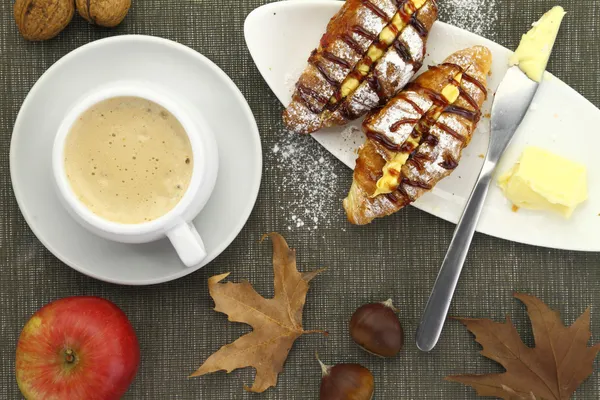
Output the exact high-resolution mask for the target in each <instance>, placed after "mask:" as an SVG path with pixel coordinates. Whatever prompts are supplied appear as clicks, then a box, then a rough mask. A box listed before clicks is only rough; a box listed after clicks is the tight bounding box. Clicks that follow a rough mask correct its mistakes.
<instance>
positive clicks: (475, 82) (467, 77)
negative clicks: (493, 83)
mask: <svg viewBox="0 0 600 400" xmlns="http://www.w3.org/2000/svg"><path fill="white" fill-rule="evenodd" d="M463 79H464V80H465V81H467V82H470V83H472V84H473V85H475V86H477V87H478V88H479V90H481V92H482V93H483V94H485V98H486V99H487V94H488V93H487V88H486V87H485V85H484V84H483V83H481V82H479V80H478V79H475V78H474V77H472V76H471V75H469V74H465V73H463ZM476 108H479V107H476Z"/></svg>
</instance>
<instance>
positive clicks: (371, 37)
mask: <svg viewBox="0 0 600 400" xmlns="http://www.w3.org/2000/svg"><path fill="white" fill-rule="evenodd" d="M350 30H351V31H352V32H354V33H356V34H358V35H360V36H362V37H364V38H365V39H367V40H369V41H371V42H374V41H375V39H377V36H376V35H373V34H372V33H371V32H369V31H368V30H366V29H365V28H363V27H362V26H360V25H355V26H353V27H352V28H350ZM360 53H363V51H362V49H361V51H360Z"/></svg>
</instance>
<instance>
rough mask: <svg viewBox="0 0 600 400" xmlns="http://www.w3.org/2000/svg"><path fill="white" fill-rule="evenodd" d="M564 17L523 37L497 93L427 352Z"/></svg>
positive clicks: (431, 309) (425, 331)
mask: <svg viewBox="0 0 600 400" xmlns="http://www.w3.org/2000/svg"><path fill="white" fill-rule="evenodd" d="M565 14H566V13H565V10H564V9H563V8H562V7H561V6H555V7H553V8H552V9H551V10H550V11H548V12H547V13H545V14H544V15H543V16H542V18H541V19H540V20H539V21H538V22H536V23H534V24H533V28H532V29H531V30H530V31H529V32H527V33H526V34H525V35H523V37H522V39H521V43H520V44H519V47H518V48H517V50H516V51H515V53H514V54H513V56H512V57H511V59H510V63H511V64H518V65H519V66H513V67H511V68H509V69H508V72H507V73H506V75H505V76H504V78H503V79H502V82H501V83H500V86H499V87H498V90H497V91H496V96H495V98H494V104H493V105H492V121H491V128H492V129H491V134H490V142H489V145H488V151H487V155H486V156H485V159H484V162H483V167H482V168H481V172H480V173H479V177H478V178H477V181H476V183H475V187H474V188H473V192H472V193H471V196H470V197H469V199H468V200H467V204H466V206H465V209H464V211H463V214H462V216H461V217H460V219H459V221H458V225H457V226H456V230H455V231H454V235H453V237H452V241H451V242H450V246H449V247H448V251H447V253H446V256H445V257H444V261H443V262H442V267H441V268H440V272H439V274H438V277H437V279H436V281H435V284H434V286H433V290H432V292H431V295H430V296H429V300H428V301H427V305H426V306H425V311H424V312H423V316H422V317H421V323H420V324H419V328H418V329H417V338H416V339H417V347H418V348H419V349H420V350H422V351H431V350H432V349H433V348H434V347H435V345H436V343H437V341H438V339H439V338H440V334H441V333H442V329H443V327H444V322H445V321H446V316H447V315H448V309H449V308H450V303H451V301H452V296H453V295H454V290H455V289H456V284H457V283H458V278H459V276H460V273H461V271H462V267H463V264H464V262H465V259H466V258H467V253H468V252H469V246H470V245H471V240H472V239H473V234H474V233H475V228H476V227H477V221H479V216H480V215H481V211H482V209H483V205H484V203H485V198H486V197H487V192H488V189H489V187H490V183H491V181H492V176H493V174H494V170H495V169H496V166H497V165H498V162H499V161H500V157H502V154H503V153H504V150H506V147H507V146H508V144H509V143H510V141H511V140H512V138H513V136H514V134H515V132H516V131H517V128H518V127H519V125H520V124H521V122H522V121H523V118H524V117H525V114H526V113H527V110H528V109H529V106H530V105H531V101H532V100H533V97H534V96H535V94H536V92H537V90H538V87H539V82H540V81H541V80H542V77H543V74H544V70H545V69H546V65H547V64H548V60H549V58H550V54H551V53H552V48H553V47H554V42H555V40H556V36H557V35H558V30H559V29H560V24H561V22H562V19H563V17H564V16H565Z"/></svg>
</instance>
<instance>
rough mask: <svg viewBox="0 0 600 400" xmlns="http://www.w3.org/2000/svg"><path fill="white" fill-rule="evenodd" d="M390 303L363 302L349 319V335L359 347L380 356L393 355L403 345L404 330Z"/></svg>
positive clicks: (390, 300)
mask: <svg viewBox="0 0 600 400" xmlns="http://www.w3.org/2000/svg"><path fill="white" fill-rule="evenodd" d="M397 312H398V310H396V309H395V308H394V306H393V304H392V299H389V300H387V301H385V302H383V303H372V304H365V305H364V306H362V307H359V308H358V309H357V310H356V311H355V312H354V314H353V315H352V318H351V319H350V336H352V339H353V340H354V341H355V342H356V344H358V345H359V346H360V347H362V348H363V349H365V350H366V351H368V352H369V353H373V354H375V355H376V356H380V357H393V356H395V355H396V354H398V352H399V351H400V350H401V349H402V346H403V345H404V331H403V329H402V325H400V320H399V319H398V316H397V315H396V313H397Z"/></svg>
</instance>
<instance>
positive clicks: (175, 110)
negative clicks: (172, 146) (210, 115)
mask: <svg viewBox="0 0 600 400" xmlns="http://www.w3.org/2000/svg"><path fill="white" fill-rule="evenodd" d="M117 97H139V98H143V99H145V100H149V101H152V102H154V103H156V104H158V105H160V106H162V107H164V108H165V109H166V110H167V111H169V112H170V113H171V114H172V115H173V116H174V117H175V118H176V119H177V120H178V121H179V123H181V125H182V127H183V129H184V131H185V133H186V135H187V137H188V139H189V141H190V145H191V149H192V156H193V161H194V163H193V168H192V176H191V178H190V182H189V184H188V187H187V190H186V192H185V193H184V195H183V196H182V197H181V199H180V200H179V202H178V203H177V204H176V205H175V206H174V207H173V208H172V209H171V210H169V211H168V212H167V213H165V214H163V215H161V216H160V217H158V218H156V219H153V220H151V221H147V222H142V223H138V224H125V223H119V222H115V221H110V220H108V219H106V218H103V217H101V216H99V215H97V214H95V213H94V212H93V211H92V210H90V209H89V208H88V207H87V206H86V205H85V204H84V203H83V202H82V201H81V200H79V198H78V197H77V195H76V194H75V192H74V191H73V189H72V187H71V184H70V182H69V179H68V177H67V174H66V170H65V165H64V152H65V144H66V139H67V137H68V135H69V133H70V131H71V128H72V127H73V124H74V123H75V121H76V120H77V118H79V116H80V115H82V114H83V113H84V112H86V111H87V110H89V109H90V108H91V107H93V106H94V105H96V104H98V103H100V102H102V101H104V100H108V99H112V98H117ZM201 138H202V136H201V132H199V130H198V129H197V127H196V124H195V123H194V120H192V119H191V118H190V116H189V115H188V113H187V112H186V111H185V110H184V107H183V106H182V105H180V104H178V103H177V101H175V100H173V99H172V98H170V97H169V96H168V94H167V93H164V92H163V91H161V90H160V89H156V88H151V87H149V86H148V85H146V84H144V83H140V82H119V83H115V84H111V85H110V86H106V87H103V88H99V89H97V90H94V91H93V92H91V93H88V94H87V95H84V96H83V97H82V98H81V99H80V100H79V101H77V102H76V104H75V106H73V107H72V108H71V109H70V110H69V111H68V113H67V114H66V116H65V117H64V119H63V121H62V123H61V125H60V126H59V129H58V132H57V135H56V138H55V140H54V145H53V149H52V167H53V172H54V178H55V181H56V184H57V187H58V190H59V192H60V194H61V195H62V197H63V199H64V201H65V202H66V203H67V204H66V205H67V207H69V208H70V211H72V212H74V213H75V214H76V216H77V217H79V218H80V219H82V220H83V221H84V222H85V223H87V224H89V225H91V226H93V227H94V228H96V229H98V230H100V231H103V232H105V233H107V234H109V235H118V236H122V237H133V236H144V235H148V234H152V233H155V232H165V231H167V230H169V229H171V228H172V227H173V226H175V225H177V224H178V223H180V222H181V220H182V216H183V214H184V213H185V211H186V210H187V209H188V208H189V207H190V206H191V205H192V203H193V201H194V199H195V198H196V196H197V195H198V191H199V189H200V187H201V186H202V183H203V180H204V178H205V176H204V175H205V168H204V167H205V166H204V165H203V160H206V157H205V155H206V153H205V152H206V146H205V144H204V143H203V141H202V140H201ZM115 239H116V240H118V238H115Z"/></svg>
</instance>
